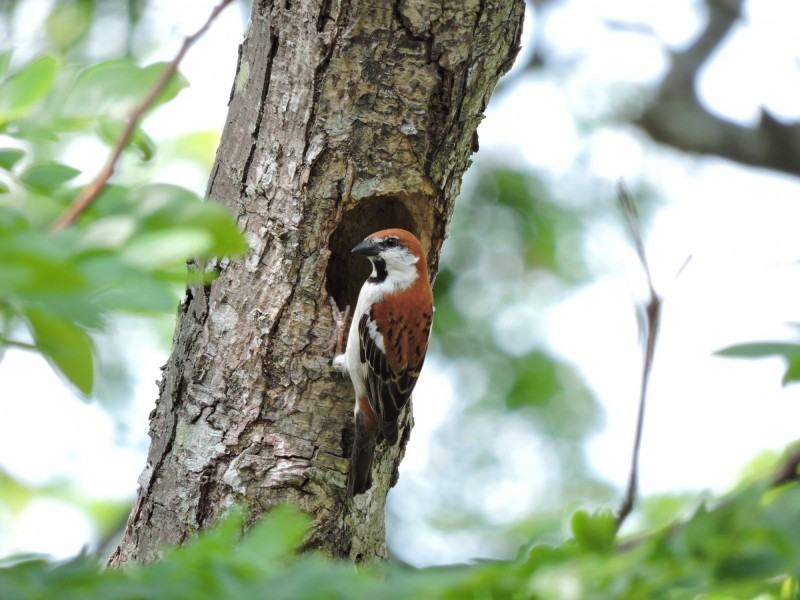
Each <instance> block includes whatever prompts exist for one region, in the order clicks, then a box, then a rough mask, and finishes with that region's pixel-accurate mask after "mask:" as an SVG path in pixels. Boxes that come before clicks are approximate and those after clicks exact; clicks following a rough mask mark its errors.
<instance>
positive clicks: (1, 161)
mask: <svg viewBox="0 0 800 600" xmlns="http://www.w3.org/2000/svg"><path fill="white" fill-rule="evenodd" d="M23 156H25V151H24V150H20V149H19V148H0V168H3V169H5V170H6V171H10V170H11V169H13V168H14V165H15V164H17V163H18V162H19V161H20V159H21V158H22V157H23Z"/></svg>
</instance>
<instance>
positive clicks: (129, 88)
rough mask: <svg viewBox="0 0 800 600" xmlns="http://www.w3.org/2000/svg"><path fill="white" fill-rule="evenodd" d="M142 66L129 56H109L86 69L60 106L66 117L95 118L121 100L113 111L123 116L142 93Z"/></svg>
mask: <svg viewBox="0 0 800 600" xmlns="http://www.w3.org/2000/svg"><path fill="white" fill-rule="evenodd" d="M138 75H139V67H137V66H136V65H135V64H134V63H133V62H131V61H130V60H127V59H119V60H108V61H105V62H101V63H99V64H96V65H92V66H91V67H89V68H87V69H84V70H83V71H81V72H80V73H79V74H78V76H77V78H76V79H75V84H74V85H73V86H72V88H71V89H70V90H69V93H68V95H67V97H66V99H65V101H64V104H63V106H62V109H61V116H62V118H64V119H67V120H68V121H69V120H72V119H80V118H87V117H89V118H94V117H97V116H98V115H101V114H104V113H106V111H107V110H108V109H109V106H112V107H113V105H114V104H115V103H117V104H119V103H120V102H122V106H120V107H119V110H117V111H116V112H115V113H114V114H115V115H116V116H117V117H119V118H121V117H123V116H127V112H128V111H129V110H130V107H131V106H132V105H133V104H134V101H133V100H131V96H134V97H135V98H138V97H140V95H141V94H142V90H140V89H138V88H137V87H136V81H137V78H138Z"/></svg>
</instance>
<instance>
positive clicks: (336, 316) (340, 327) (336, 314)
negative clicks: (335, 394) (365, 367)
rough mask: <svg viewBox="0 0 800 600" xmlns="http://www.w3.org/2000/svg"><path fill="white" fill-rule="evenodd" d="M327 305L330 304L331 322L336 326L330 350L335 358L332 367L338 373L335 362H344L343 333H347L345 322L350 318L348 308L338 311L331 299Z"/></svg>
mask: <svg viewBox="0 0 800 600" xmlns="http://www.w3.org/2000/svg"><path fill="white" fill-rule="evenodd" d="M328 304H330V307H331V313H332V314H333V322H334V323H335V324H336V329H335V330H334V335H333V339H332V340H331V345H330V349H331V350H333V351H334V352H335V355H336V358H334V359H333V367H334V368H335V369H336V370H337V371H338V370H341V369H339V368H337V360H338V359H339V358H341V359H342V360H341V361H340V362H342V363H343V361H344V357H343V356H341V355H342V353H343V352H344V340H345V333H346V332H347V320H348V319H349V317H350V306H349V305H348V306H346V307H345V309H344V310H343V311H342V310H339V307H338V306H337V305H336V301H335V300H334V299H333V298H328Z"/></svg>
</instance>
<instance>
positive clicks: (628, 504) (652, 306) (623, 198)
mask: <svg viewBox="0 0 800 600" xmlns="http://www.w3.org/2000/svg"><path fill="white" fill-rule="evenodd" d="M617 194H618V196H619V202H620V205H621V206H622V212H623V213H624V214H625V220H626V222H627V224H628V230H629V231H630V234H631V237H632V238H633V243H634V246H635V247H636V254H637V255H638V256H639V262H640V263H641V264H642V268H643V269H644V273H645V276H646V277H647V287H648V288H649V292H650V300H649V301H648V303H647V305H646V306H645V315H646V319H647V322H646V324H645V326H646V328H647V340H646V342H645V350H644V364H643V365H642V383H641V389H640V392H639V414H638V416H637V419H636V433H635V434H634V438H633V452H632V456H631V469H630V475H629V477H628V487H627V490H626V491H625V496H624V499H623V501H622V505H621V506H620V508H619V513H618V514H617V529H618V530H619V528H620V527H622V524H623V523H624V522H625V519H627V518H628V515H630V513H631V511H632V510H633V506H634V504H635V502H636V494H637V489H638V482H639V450H640V448H641V445H642V430H643V428H644V410H645V405H646V403H647V385H648V383H649V381H650V371H651V369H652V367H653V355H654V354H655V350H656V338H657V337H658V326H659V323H660V322H661V298H660V297H659V295H658V294H656V291H655V287H653V279H652V277H651V275H650V267H649V266H648V264H647V255H646V254H645V250H644V242H643V241H642V232H641V227H640V221H639V215H638V213H637V211H636V205H635V204H634V202H633V198H631V195H630V194H629V193H628V190H627V188H626V187H625V183H624V182H623V181H620V182H619V184H618V187H617Z"/></svg>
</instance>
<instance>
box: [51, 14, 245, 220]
mask: <svg viewBox="0 0 800 600" xmlns="http://www.w3.org/2000/svg"><path fill="white" fill-rule="evenodd" d="M231 2H233V0H222V1H221V2H220V3H219V4H217V6H215V7H214V10H212V11H211V14H210V15H209V16H208V19H206V22H205V23H203V26H202V27H201V28H200V29H198V30H197V31H196V32H195V33H193V34H192V35H190V36H188V37H186V38H184V40H183V44H181V48H180V50H178V53H177V54H176V55H175V58H173V59H172V61H171V62H170V63H169V64H168V65H167V68H166V69H164V72H163V73H161V76H160V77H159V78H158V81H156V82H155V84H153V87H152V88H150V91H149V92H148V93H147V96H145V97H144V98H143V99H142V101H141V102H140V103H139V104H138V105H137V106H136V108H134V109H133V111H132V112H131V114H130V115H129V116H128V122H127V123H126V124H125V129H123V130H122V133H121V134H120V136H119V139H117V142H116V143H115V144H114V147H113V148H112V149H111V154H110V155H109V157H108V160H107V161H106V164H105V165H104V166H103V168H102V169H101V170H100V172H99V173H98V174H97V176H96V177H95V178H94V180H92V182H91V183H90V184H89V185H87V186H86V187H85V188H83V191H82V192H81V193H80V195H79V196H78V197H77V198H76V199H75V201H74V202H73V203H72V204H70V205H69V207H68V208H67V210H65V211H64V212H63V213H62V214H61V216H60V217H59V218H58V219H57V220H56V221H55V223H53V226H52V231H53V232H54V233H55V232H58V231H61V230H62V229H64V228H65V227H67V226H68V225H71V224H72V223H73V222H74V221H75V219H77V218H78V216H80V214H81V213H83V211H85V210H86V209H87V208H88V207H89V205H90V204H91V203H92V202H93V201H94V200H95V199H96V198H97V196H98V195H99V194H100V192H101V191H102V190H103V187H105V185H106V183H108V180H109V179H111V176H112V175H113V174H114V168H115V167H116V164H117V162H118V161H119V158H120V156H122V153H123V151H124V150H125V147H126V146H127V145H128V142H129V141H130V139H131V136H132V135H133V132H134V130H135V129H136V126H137V125H138V124H139V121H141V119H142V116H143V115H144V113H146V112H147V110H148V109H149V108H150V106H151V105H152V104H153V102H155V100H156V98H158V96H159V94H161V92H163V91H164V88H166V87H167V84H169V82H170V80H171V79H172V77H173V76H174V75H175V72H176V71H177V70H178V65H180V62H181V61H182V60H183V57H184V56H185V55H186V52H187V51H188V50H189V48H190V47H191V46H192V44H194V43H195V42H196V41H197V40H198V39H199V38H200V37H201V36H202V35H203V34H204V33H205V32H206V31H207V30H208V28H209V27H210V26H211V23H212V22H213V21H214V19H216V18H217V16H218V15H219V14H220V13H221V12H222V11H223V10H224V9H225V7H226V6H228V4H230V3H231Z"/></svg>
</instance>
